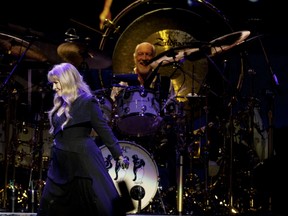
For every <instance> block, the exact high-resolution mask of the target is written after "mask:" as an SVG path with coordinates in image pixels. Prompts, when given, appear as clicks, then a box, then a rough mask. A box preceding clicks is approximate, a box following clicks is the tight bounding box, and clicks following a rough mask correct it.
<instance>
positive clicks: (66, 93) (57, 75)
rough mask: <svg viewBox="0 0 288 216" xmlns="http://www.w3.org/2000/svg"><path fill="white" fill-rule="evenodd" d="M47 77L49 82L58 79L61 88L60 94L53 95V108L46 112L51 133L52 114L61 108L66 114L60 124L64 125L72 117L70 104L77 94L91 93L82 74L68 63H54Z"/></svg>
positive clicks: (52, 127) (52, 128)
mask: <svg viewBox="0 0 288 216" xmlns="http://www.w3.org/2000/svg"><path fill="white" fill-rule="evenodd" d="M47 79H48V81H49V82H51V83H52V82H55V81H58V82H59V83H60V85H61V88H62V95H61V96H59V95H58V94H55V95H54V99H53V104H54V106H53V108H52V109H51V110H50V111H49V112H48V118H49V121H50V125H51V127H50V130H49V132H50V133H53V130H54V126H53V124H52V116H53V114H54V113H55V112H57V111H58V110H59V109H60V108H63V111H64V114H65V116H66V118H67V119H66V121H65V122H64V123H63V124H62V126H61V128H62V130H63V128H64V126H65V125H66V124H67V123H68V122H69V120H70V119H72V116H70V113H69V111H70V108H71V104H72V103H73V102H74V101H75V100H76V99H77V98H78V96H79V95H82V94H86V95H92V93H91V90H90V87H89V86H88V85H87V84H86V82H84V80H83V77H82V75H81V74H80V73H79V71H78V70H77V68H76V67H75V66H74V65H72V64H70V63H60V64H57V65H54V66H53V68H52V69H51V70H50V71H49V72H48V74H47Z"/></svg>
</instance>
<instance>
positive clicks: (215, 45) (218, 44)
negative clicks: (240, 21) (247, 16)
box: [210, 31, 250, 56]
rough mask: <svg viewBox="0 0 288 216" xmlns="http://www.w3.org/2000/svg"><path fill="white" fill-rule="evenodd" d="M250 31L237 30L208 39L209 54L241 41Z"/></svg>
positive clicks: (221, 50) (229, 47) (217, 52)
mask: <svg viewBox="0 0 288 216" xmlns="http://www.w3.org/2000/svg"><path fill="white" fill-rule="evenodd" d="M249 35H250V31H237V32H233V33H230V34H226V35H224V36H222V37H219V38H216V39H214V40H212V41H210V45H211V56H215V55H217V54H220V53H222V52H225V51H227V50H230V49H231V48H233V47H235V46H237V45H239V44H241V43H243V42H244V41H245V39H246V38H247V37H248V36H249Z"/></svg>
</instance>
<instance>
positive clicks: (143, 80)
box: [111, 42, 170, 101]
mask: <svg viewBox="0 0 288 216" xmlns="http://www.w3.org/2000/svg"><path fill="white" fill-rule="evenodd" d="M155 56H156V49H155V46H154V45H153V44H152V43H149V42H142V43H139V44H137V45H136V47H135V51H134V53H133V58H134V64H135V66H134V69H133V74H136V75H137V76H136V77H135V79H130V80H129V81H127V80H125V81H120V82H119V85H120V86H123V87H125V86H142V87H144V88H149V89H152V90H154V91H155V93H157V92H159V94H160V93H161V94H162V95H160V96H159V97H161V98H165V97H167V96H165V95H164V94H165V92H164V91H163V89H164V88H161V89H162V90H161V92H160V84H163V83H168V82H170V80H168V79H166V81H164V79H165V78H163V77H160V76H159V74H157V71H155V70H154V68H153V67H152V65H151V64H150V63H151V62H150V61H151V59H153V58H154V57H155ZM153 72H154V73H153ZM160 82H161V83H160ZM161 87H163V86H161ZM121 89H123V88H122V87H113V88H112V91H111V98H112V99H113V100H114V101H115V96H116V95H117V94H118V92H119V91H120V90H121ZM166 89H167V88H166ZM168 89H169V86H168ZM167 92H168V91H167ZM167 92H166V94H167ZM158 99H159V98H158Z"/></svg>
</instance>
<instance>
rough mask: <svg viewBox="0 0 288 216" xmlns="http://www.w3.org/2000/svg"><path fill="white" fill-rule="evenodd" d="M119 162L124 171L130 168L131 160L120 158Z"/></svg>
mask: <svg viewBox="0 0 288 216" xmlns="http://www.w3.org/2000/svg"><path fill="white" fill-rule="evenodd" d="M118 162H119V165H120V166H121V168H122V169H128V168H129V160H128V159H127V158H126V157H123V156H120V157H119V159H118Z"/></svg>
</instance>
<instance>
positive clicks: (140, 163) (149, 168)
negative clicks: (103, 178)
mask: <svg viewBox="0 0 288 216" xmlns="http://www.w3.org/2000/svg"><path fill="white" fill-rule="evenodd" d="M119 144H120V146H121V149H122V151H123V156H124V157H126V158H127V159H128V160H129V162H130V164H129V168H128V169H126V170H124V169H121V168H120V167H118V166H117V164H116V163H115V160H114V159H113V158H112V155H111V153H110V152H109V150H108V148H107V147H106V146H101V147H100V149H101V152H102V154H103V157H104V161H105V164H106V167H107V170H108V172H109V174H110V176H111V178H112V180H113V182H114V184H115V186H116V188H117V190H118V192H119V193H120V194H121V191H120V189H119V183H120V182H123V181H124V182H125V183H126V185H127V189H128V192H129V193H130V196H131V198H132V202H133V204H134V207H135V208H134V209H133V210H132V211H130V212H129V213H137V210H138V206H139V199H140V200H141V209H144V208H145V207H147V206H148V205H149V204H150V203H151V202H152V201H153V198H154V196H155V194H156V192H157V189H158V184H159V173H158V168H157V166H156V163H155V161H154V160H153V159H152V157H151V156H150V154H149V153H148V151H146V150H145V149H144V148H143V147H141V146H139V145H137V144H135V143H133V142H127V141H120V142H119Z"/></svg>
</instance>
